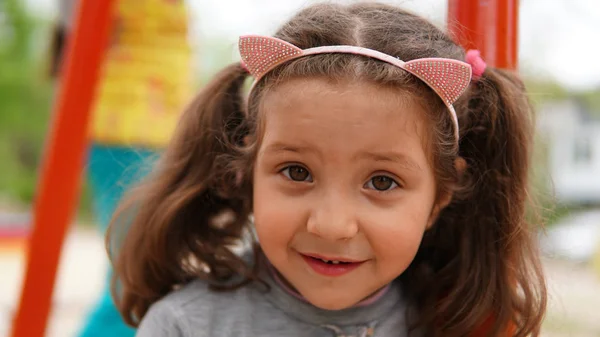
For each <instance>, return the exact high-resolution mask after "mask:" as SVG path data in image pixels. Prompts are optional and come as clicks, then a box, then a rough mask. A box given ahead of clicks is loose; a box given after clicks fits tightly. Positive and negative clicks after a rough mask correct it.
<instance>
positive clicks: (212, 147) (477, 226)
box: [107, 3, 546, 336]
mask: <svg viewBox="0 0 600 337" xmlns="http://www.w3.org/2000/svg"><path fill="white" fill-rule="evenodd" d="M275 36H276V37H278V38H280V39H283V40H285V41H288V42H290V43H292V44H294V45H296V46H298V47H300V48H302V49H305V48H310V47H317V46H324V45H341V44H344V45H356V46H362V47H367V48H371V49H375V50H379V51H381V52H384V53H386V54H389V55H394V56H397V57H399V58H400V59H402V60H404V61H409V60H412V59H416V58H425V57H445V58H453V59H457V60H463V59H464V50H463V49H462V48H461V47H460V46H458V45H457V44H456V43H455V42H454V41H453V40H452V39H451V38H450V37H449V36H448V35H447V34H445V33H444V32H442V31H440V30H439V29H438V28H436V27H435V26H434V25H432V24H431V23H429V22H428V21H426V20H424V19H422V18H420V17H418V16H415V15H413V14H411V13H408V12H406V11H403V10H401V9H398V8H396V7H392V6H388V5H382V4H377V3H359V4H353V5H332V4H321V5H314V6H311V7H309V8H307V9H305V10H302V11H301V12H300V13H298V14H297V15H296V16H294V17H293V18H292V19H291V20H290V21H289V22H288V23H286V24H285V25H284V26H283V27H282V28H281V29H280V30H279V31H278V32H277V33H276V34H275ZM246 76H247V74H246V72H245V71H244V69H243V68H242V67H241V66H240V65H239V64H234V65H231V66H229V67H227V68H225V69H224V70H222V71H221V72H220V73H219V74H218V75H217V76H216V77H215V79H214V80H213V81H212V82H211V83H210V84H209V85H207V86H206V87H205V88H204V89H203V90H202V92H201V93H200V94H199V95H198V97H197V98H196V100H195V101H194V102H193V103H192V104H191V105H190V106H189V108H188V109H187V111H186V112H185V113H184V115H183V117H182V120H181V122H180V125H179V127H178V129H177V130H176V132H175V136H174V138H173V140H172V142H171V143H170V145H169V146H168V148H167V149H166V151H165V153H164V155H163V157H162V159H161V160H160V163H159V165H158V167H157V168H156V169H155V171H154V173H153V174H152V175H151V176H150V177H149V178H148V179H147V181H146V182H145V184H143V185H141V186H140V187H139V189H138V190H137V191H135V193H133V194H132V195H131V197H130V198H129V199H128V200H127V201H126V203H125V204H124V205H123V206H122V207H121V211H120V212H119V213H118V214H117V216H116V217H115V220H113V224H112V225H111V230H110V232H109V235H108V237H107V244H108V245H109V248H111V249H110V250H111V252H112V253H113V255H114V256H116V258H115V259H114V265H115V271H116V273H115V278H114V280H113V291H114V294H115V299H116V303H117V305H118V306H119V308H120V310H121V313H122V314H123V316H124V318H125V320H126V321H127V322H128V323H129V324H132V325H136V324H137V323H138V322H139V320H140V319H141V318H142V317H143V316H144V314H145V313H146V312H147V310H148V308H149V306H150V305H151V304H152V303H154V302H155V301H157V300H159V299H160V298H161V297H163V296H164V295H166V294H167V293H169V292H170V291H172V290H173V289H174V288H176V287H178V286H180V285H182V284H185V283H186V282H188V281H189V280H191V279H194V278H198V277H200V278H203V279H206V280H208V281H209V282H211V283H212V284H214V285H219V284H222V281H226V280H229V279H231V278H232V277H233V276H234V275H240V276H242V278H241V279H242V280H243V281H242V283H238V284H235V286H241V285H242V284H243V282H248V281H251V280H254V279H255V276H254V275H255V274H254V273H253V271H252V270H250V268H249V267H248V266H246V265H245V264H244V263H243V262H242V260H241V259H240V258H238V257H237V256H236V255H235V254H233V253H232V252H231V251H230V250H229V249H228V248H227V247H229V246H230V245H231V244H233V243H235V242H236V240H239V239H240V237H241V236H242V235H243V233H244V231H245V230H246V229H247V227H248V217H249V215H250V214H251V211H252V197H251V196H252V179H251V177H252V165H253V162H254V159H255V152H256V149H257V143H258V142H259V141H260V130H259V129H258V128H257V126H258V125H260V124H261V123H260V114H259V109H258V107H259V102H260V99H261V97H262V96H263V95H264V93H265V92H267V91H268V90H270V89H271V88H272V87H273V86H276V85H277V84H279V83H281V82H282V81H286V80H288V79H291V78H294V77H306V76H313V77H314V76H320V77H324V78H327V79H330V80H332V81H336V80H340V81H342V80H345V81H348V80H350V81H356V80H360V81H371V82H374V83H378V84H379V85H384V86H393V87H395V88H398V90H400V91H403V92H405V93H409V94H412V95H413V96H414V97H415V98H417V99H418V100H419V101H420V102H422V103H423V105H424V106H426V107H427V110H428V113H429V115H430V116H429V117H430V120H431V123H432V130H434V131H432V132H431V140H432V142H431V144H432V147H431V148H432V151H433V154H434V155H433V156H432V159H433V163H434V167H435V168H436V176H437V180H438V185H439V190H440V192H442V191H451V192H452V193H454V198H453V201H452V203H451V204H450V205H449V206H448V207H446V208H445V209H444V210H443V211H442V213H441V214H440V216H439V219H438V220H437V222H436V224H435V226H433V228H432V229H431V230H429V231H428V232H426V234H425V237H424V240H423V243H422V245H421V247H420V249H419V252H418V253H417V256H416V258H415V260H414V261H413V263H412V264H411V266H410V267H409V268H408V269H407V270H406V271H405V272H404V273H403V274H402V275H401V276H400V277H399V278H400V281H401V282H403V286H404V287H405V288H406V293H407V294H409V296H410V301H411V302H412V303H413V306H414V308H415V311H414V316H411V321H412V322H413V323H414V327H415V328H417V327H418V328H420V329H423V330H424V331H426V334H427V335H430V336H441V335H443V336H465V335H471V334H472V333H474V332H475V331H476V330H477V328H478V327H479V326H481V324H483V323H484V322H485V321H489V319H490V317H491V326H490V327H489V330H487V331H486V332H485V333H486V334H488V335H492V336H497V335H500V334H502V333H504V334H506V333H507V331H509V329H511V330H512V332H511V334H514V335H515V336H526V335H530V334H534V335H537V334H538V333H539V329H540V325H541V321H542V318H543V314H544V311H545V305H546V290H545V284H544V279H543V275H542V271H541V267H540V262H539V260H538V252H537V250H536V245H535V239H534V237H535V236H534V233H535V229H534V228H533V226H531V225H530V224H529V223H528V222H527V221H526V218H525V216H524V214H525V204H526V202H527V200H528V197H529V195H528V192H527V188H528V178H527V176H528V168H529V160H530V152H531V147H532V115H531V109H530V105H529V102H528V99H527V97H526V94H525V90H524V87H523V84H522V83H521V82H520V80H519V79H518V78H517V77H516V76H515V75H514V74H512V73H510V72H507V71H504V70H500V69H493V68H488V69H487V70H486V72H485V73H484V74H483V77H482V78H481V79H480V80H479V81H478V82H475V83H473V84H472V85H471V87H470V88H469V90H468V92H467V93H465V94H464V95H463V97H461V99H460V100H459V101H458V102H456V104H455V108H456V111H457V114H458V117H459V124H460V142H459V146H458V147H457V146H456V143H455V142H454V140H453V138H452V137H453V136H452V124H451V121H450V118H449V117H448V112H447V110H446V109H445V107H444V105H443V104H442V102H441V100H440V99H439V98H437V96H435V94H434V93H433V92H432V91H431V90H430V89H428V88H427V87H426V86H425V85H424V84H423V83H421V82H420V81H419V80H417V79H416V78H415V77H413V76H411V75H409V74H407V73H406V72H404V71H403V70H401V69H398V68H396V67H394V66H391V65H388V64H385V63H383V62H379V61H376V60H372V59H368V58H365V57H362V56H357V55H347V54H327V55H315V56H310V57H305V58H300V59H296V60H294V61H291V62H288V63H286V64H284V65H282V66H279V67H278V68H276V69H275V70H274V71H272V72H270V73H269V74H268V75H267V76H265V77H264V78H263V79H262V80H261V81H260V83H258V85H257V87H256V88H255V90H253V92H252V96H251V97H250V98H249V99H250V102H251V104H250V106H249V108H248V111H245V108H244V98H243V88H244V81H245V79H246ZM432 102H433V103H432ZM459 157H460V158H463V159H464V161H465V162H466V168H465V169H464V170H462V171H461V170H457V169H456V165H455V162H456V159H457V158H459ZM459 171H461V172H459ZM225 212H229V214H230V216H229V218H228V219H229V220H227V221H225V222H223V220H219V219H220V218H219V216H220V215H222V214H223V213H225ZM125 233H126V234H125ZM121 239H123V240H122V242H121Z"/></svg>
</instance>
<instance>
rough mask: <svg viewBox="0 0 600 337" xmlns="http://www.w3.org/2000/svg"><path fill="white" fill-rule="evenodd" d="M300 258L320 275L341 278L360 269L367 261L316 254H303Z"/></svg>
mask: <svg viewBox="0 0 600 337" xmlns="http://www.w3.org/2000/svg"><path fill="white" fill-rule="evenodd" d="M300 256H301V257H302V259H304V261H305V262H306V263H307V264H308V265H309V266H310V267H311V268H312V269H313V270H314V271H315V272H316V273H318V274H321V275H324V276H331V277H335V276H341V275H344V274H346V273H349V272H351V271H352V270H354V269H356V268H358V267H359V266H360V265H362V264H363V263H364V262H366V260H365V261H358V260H352V259H345V258H338V257H325V256H319V255H314V254H302V253H300Z"/></svg>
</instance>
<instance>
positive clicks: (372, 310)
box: [136, 271, 407, 337]
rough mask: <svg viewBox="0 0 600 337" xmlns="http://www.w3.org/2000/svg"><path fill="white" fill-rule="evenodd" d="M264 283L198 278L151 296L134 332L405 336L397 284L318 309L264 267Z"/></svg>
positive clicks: (142, 335) (150, 335)
mask: <svg viewBox="0 0 600 337" xmlns="http://www.w3.org/2000/svg"><path fill="white" fill-rule="evenodd" d="M261 279H262V280H264V281H265V282H266V283H267V284H269V286H270V287H269V288H270V289H268V290H267V289H266V287H265V286H264V285H261V284H260V283H257V282H255V283H251V284H249V285H247V286H244V287H242V288H240V289H237V290H234V291H229V292H215V291H211V290H210V289H209V288H208V285H207V284H206V282H203V281H200V280H197V281H194V282H191V283H190V284H188V285H187V286H185V287H183V288H181V289H179V290H177V291H174V292H172V293H171V294H169V295H167V296H166V297H164V298H163V299H162V300H160V301H158V302H156V303H155V304H154V305H153V306H152V307H151V308H150V310H149V311H148V313H147V314H146V316H145V317H144V319H143V320H142V322H141V325H140V327H139V329H138V331H137V335H136V336H137V337H205V336H206V337H208V336H211V337H233V336H235V337H242V336H248V337H250V336H263V337H268V336H277V337H300V336H307V337H308V336H310V337H321V336H322V337H332V336H337V337H342V336H344V337H368V336H382V337H383V336H385V337H390V336H394V337H405V336H407V326H406V321H405V316H406V303H405V300H404V298H403V296H402V292H401V288H400V285H399V284H398V283H397V282H396V283H394V284H392V285H391V287H390V288H389V290H387V292H386V293H385V295H384V296H382V297H380V298H378V299H377V300H376V301H375V302H373V303H369V304H368V305H363V306H356V307H352V308H348V309H344V310H340V311H328V310H323V309H319V308H317V307H314V306H312V305H311V304H309V303H307V302H305V301H303V300H302V299H299V298H297V297H295V296H294V295H293V294H290V293H289V292H288V291H286V290H284V289H283V288H282V287H281V286H280V285H279V283H277V282H275V280H274V279H273V278H272V277H271V275H270V273H268V272H266V271H263V272H262V273H261Z"/></svg>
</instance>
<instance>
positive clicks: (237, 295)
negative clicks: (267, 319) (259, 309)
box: [136, 280, 256, 337]
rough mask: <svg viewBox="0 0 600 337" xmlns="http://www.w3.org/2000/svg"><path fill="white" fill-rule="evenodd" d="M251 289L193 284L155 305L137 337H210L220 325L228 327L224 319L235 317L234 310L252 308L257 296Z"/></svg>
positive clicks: (250, 287) (172, 293) (201, 283)
mask: <svg viewBox="0 0 600 337" xmlns="http://www.w3.org/2000/svg"><path fill="white" fill-rule="evenodd" d="M252 288H254V287H253V286H251V285H249V286H244V287H240V288H238V289H233V290H229V291H215V290H212V289H211V288H210V285H209V284H208V282H206V281H203V280H195V281H192V282H190V283H188V284H187V285H185V286H183V287H181V288H179V289H177V290H174V291H172V292H171V293H169V294H168V295H166V296H165V297H163V298H162V299H160V300H159V301H157V302H155V303H154V304H153V305H152V306H151V307H150V309H149V310H148V312H147V313H146V315H145V316H144V318H143V319H142V322H141V324H140V326H139V328H138V332H137V335H136V336H137V337H154V336H157V337H158V336H161V337H162V336H168V337H183V336H186V337H187V336H194V337H200V336H203V335H202V334H203V333H207V336H209V335H210V334H209V333H210V332H211V331H212V332H215V330H218V329H219V326H227V324H226V323H227V322H226V320H227V319H229V317H232V316H235V314H236V313H235V311H237V310H243V308H247V307H248V306H251V304H252V302H253V301H254V300H255V299H253V298H255V297H256V296H255V295H254V294H253V292H254V291H253V289H252ZM200 331H204V332H202V333H200ZM199 333H200V335H199ZM217 335H218V334H217Z"/></svg>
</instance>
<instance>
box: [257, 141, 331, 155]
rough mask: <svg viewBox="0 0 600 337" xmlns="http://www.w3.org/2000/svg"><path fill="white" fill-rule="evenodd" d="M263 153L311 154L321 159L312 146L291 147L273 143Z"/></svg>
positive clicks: (290, 145) (281, 143)
mask: <svg viewBox="0 0 600 337" xmlns="http://www.w3.org/2000/svg"><path fill="white" fill-rule="evenodd" d="M263 152H264V153H280V152H292V153H311V154H315V155H317V156H319V157H321V153H320V152H319V151H318V150H317V149H315V148H314V147H312V146H307V145H292V144H287V143H283V142H274V143H272V144H269V145H268V146H267V147H265V149H264V151H263Z"/></svg>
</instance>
